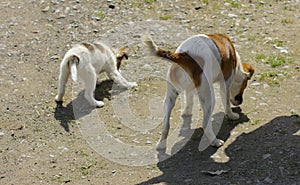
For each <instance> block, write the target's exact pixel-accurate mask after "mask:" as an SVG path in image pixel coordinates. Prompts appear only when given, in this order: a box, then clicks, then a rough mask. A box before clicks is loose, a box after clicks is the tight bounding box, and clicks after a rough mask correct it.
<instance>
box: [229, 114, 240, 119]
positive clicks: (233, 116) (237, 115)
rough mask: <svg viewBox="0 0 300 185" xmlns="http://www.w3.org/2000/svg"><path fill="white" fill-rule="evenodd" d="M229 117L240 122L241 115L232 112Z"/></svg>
mask: <svg viewBox="0 0 300 185" xmlns="http://www.w3.org/2000/svg"><path fill="white" fill-rule="evenodd" d="M227 117H228V118H229V119H231V120H238V119H240V115H239V114H238V113H235V112H232V113H230V114H227Z"/></svg>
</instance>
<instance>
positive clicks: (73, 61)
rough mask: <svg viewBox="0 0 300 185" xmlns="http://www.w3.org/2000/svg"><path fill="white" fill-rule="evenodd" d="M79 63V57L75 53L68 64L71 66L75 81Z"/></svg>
mask: <svg viewBox="0 0 300 185" xmlns="http://www.w3.org/2000/svg"><path fill="white" fill-rule="evenodd" d="M78 64H79V58H78V57H77V56H75V55H73V56H71V57H70V58H69V59H68V65H69V68H70V73H71V78H72V80H73V81H74V82H76V81H77V65H78Z"/></svg>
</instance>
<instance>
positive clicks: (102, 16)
mask: <svg viewBox="0 0 300 185" xmlns="http://www.w3.org/2000/svg"><path fill="white" fill-rule="evenodd" d="M97 17H99V18H100V19H103V18H104V17H105V14H104V13H103V12H98V13H97Z"/></svg>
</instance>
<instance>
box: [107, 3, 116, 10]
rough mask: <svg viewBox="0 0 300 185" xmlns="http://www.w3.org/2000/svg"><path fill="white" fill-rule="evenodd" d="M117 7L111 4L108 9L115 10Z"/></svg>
mask: <svg viewBox="0 0 300 185" xmlns="http://www.w3.org/2000/svg"><path fill="white" fill-rule="evenodd" d="M115 7H116V6H115V5H112V4H111V5H108V8H110V9H115Z"/></svg>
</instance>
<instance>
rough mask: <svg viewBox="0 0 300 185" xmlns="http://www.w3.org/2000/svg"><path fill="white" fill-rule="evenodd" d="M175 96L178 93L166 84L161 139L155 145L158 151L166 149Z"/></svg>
mask: <svg viewBox="0 0 300 185" xmlns="http://www.w3.org/2000/svg"><path fill="white" fill-rule="evenodd" d="M177 96H178V92H177V91H176V89H175V88H174V87H173V86H172V85H171V84H169V83H168V85H167V93H166V96H165V100H164V109H165V117H164V122H163V128H162V133H161V137H160V140H159V142H158V144H157V149H158V150H160V149H165V148H166V144H167V137H168V134H169V129H170V116H171V112H172V109H173V108H174V105H175V102H176V98H177Z"/></svg>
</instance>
